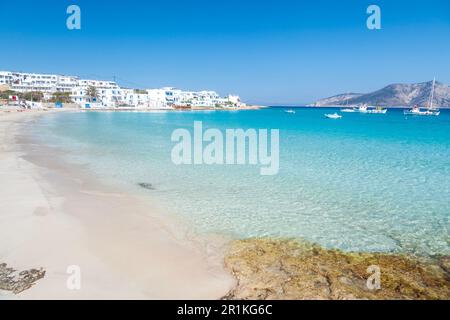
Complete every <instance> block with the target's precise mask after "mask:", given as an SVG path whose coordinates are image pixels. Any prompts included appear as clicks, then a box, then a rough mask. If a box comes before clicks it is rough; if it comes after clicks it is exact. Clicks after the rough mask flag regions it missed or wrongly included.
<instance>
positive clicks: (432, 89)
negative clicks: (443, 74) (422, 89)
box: [429, 77, 436, 110]
mask: <svg viewBox="0 0 450 320" xmlns="http://www.w3.org/2000/svg"><path fill="white" fill-rule="evenodd" d="M435 83H436V77H434V79H433V86H432V88H431V95H430V107H429V109H430V110H433V99H434V85H435Z"/></svg>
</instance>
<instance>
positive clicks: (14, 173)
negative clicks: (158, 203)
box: [0, 112, 234, 299]
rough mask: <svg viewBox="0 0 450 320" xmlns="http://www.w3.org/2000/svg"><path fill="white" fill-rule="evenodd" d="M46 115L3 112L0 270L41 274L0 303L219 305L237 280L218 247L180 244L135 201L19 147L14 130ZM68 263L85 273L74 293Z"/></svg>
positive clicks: (173, 229) (176, 232)
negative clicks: (213, 302)
mask: <svg viewBox="0 0 450 320" xmlns="http://www.w3.org/2000/svg"><path fill="white" fill-rule="evenodd" d="M43 113H45V112H23V113H2V112H0V263H7V264H8V266H9V267H13V268H15V269H19V270H25V269H30V268H40V267H43V268H44V269H45V270H46V275H45V277H44V278H43V279H41V280H39V281H38V282H37V283H36V284H35V285H34V286H33V287H32V288H31V289H29V290H26V291H24V292H22V293H20V294H18V295H12V294H8V295H7V296H5V295H4V293H3V294H2V293H0V298H2V297H3V298H5V297H6V298H25V299H54V298H58V299H91V298H96V299H217V298H220V297H221V296H223V295H225V294H226V293H227V292H228V290H229V289H230V288H231V287H232V286H233V285H234V280H233V278H232V277H231V275H229V274H228V273H227V272H226V271H225V270H224V269H223V266H222V259H221V257H220V247H219V248H215V247H212V248H211V247H209V248H206V246H205V245H204V243H205V242H203V241H200V240H197V241H190V240H186V239H185V237H184V236H183V232H180V230H182V229H178V227H177V226H176V223H175V222H174V221H171V220H169V219H166V218H164V217H163V215H162V214H160V213H159V212H157V210H155V209H154V208H151V207H150V208H149V206H148V204H145V203H144V202H142V201H140V200H139V199H138V198H136V197H135V196H132V195H128V194H125V193H123V192H120V191H118V190H113V189H112V188H111V187H106V186H104V185H101V184H100V183H99V182H98V181H94V180H93V179H92V178H91V177H89V176H88V175H86V173H84V172H82V171H81V170H79V169H78V170H77V169H76V168H73V167H70V166H68V165H67V164H64V163H63V162H62V161H61V160H57V156H56V155H55V154H51V152H50V151H49V150H48V149H45V148H44V147H41V146H34V147H33V146H30V145H25V146H23V145H21V144H19V143H18V140H17V137H16V136H17V134H18V133H19V132H18V127H19V124H20V123H22V124H23V122H24V121H27V125H32V120H33V117H35V116H36V114H43ZM28 122H29V123H28ZM19 141H20V140H19ZM26 148H29V149H33V150H30V152H28V151H27V150H25V151H24V149H26ZM206 249H208V250H209V251H213V252H215V253H216V256H211V255H210V254H209V253H208V254H207V252H206V251H207V250H206ZM70 265H78V266H79V267H80V268H81V289H80V290H69V289H68V288H67V285H66V282H67V279H68V277H69V276H70V275H69V274H68V273H67V272H66V271H67V267H68V266H70Z"/></svg>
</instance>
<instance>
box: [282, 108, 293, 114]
mask: <svg viewBox="0 0 450 320" xmlns="http://www.w3.org/2000/svg"><path fill="white" fill-rule="evenodd" d="M284 112H286V113H292V114H295V111H294V110H292V109H289V110H285V111H284Z"/></svg>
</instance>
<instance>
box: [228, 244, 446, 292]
mask: <svg viewBox="0 0 450 320" xmlns="http://www.w3.org/2000/svg"><path fill="white" fill-rule="evenodd" d="M449 263H450V258H449V257H439V258H436V259H433V260H431V259H427V260H425V259H423V260H419V259H416V258H412V257H407V256H402V255H393V254H392V255H391V254H375V253H374V254H372V253H344V252H342V251H339V250H327V249H324V248H321V247H320V246H317V245H312V244H309V243H306V242H302V241H296V240H295V241H294V240H272V239H248V240H237V241H235V242H233V243H232V245H231V248H230V251H229V253H228V255H227V256H226V258H225V265H226V267H227V268H228V269H229V270H230V271H231V272H232V273H233V275H234V276H235V277H236V279H237V285H236V287H235V288H234V289H232V290H231V291H230V292H229V293H228V294H227V295H226V296H225V297H223V299H450V273H449ZM374 266H375V268H379V269H378V270H379V271H380V273H379V275H380V277H379V279H380V289H376V288H374V286H373V283H372V281H373V279H372V278H373V276H374V275H375V273H372V272H374V270H376V269H374V270H372V269H370V268H369V267H372V268H373V267H374ZM368 268H369V270H368ZM368 280H369V282H370V283H369V285H367V283H368Z"/></svg>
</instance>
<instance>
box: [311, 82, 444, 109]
mask: <svg viewBox="0 0 450 320" xmlns="http://www.w3.org/2000/svg"><path fill="white" fill-rule="evenodd" d="M432 86H433V81H428V82H422V83H412V84H405V83H394V84H390V85H388V86H386V87H384V88H382V89H379V90H376V91H373V92H370V93H346V94H338V95H334V96H331V97H328V98H324V99H320V100H317V101H316V102H315V103H313V104H310V105H309V106H314V107H325V106H344V105H347V104H348V105H360V104H368V105H372V106H382V107H400V106H403V107H410V106H413V105H419V106H421V107H428V106H429V101H430V95H431V89H432ZM433 106H435V107H437V108H450V87H449V86H448V85H446V84H444V83H441V82H438V81H436V84H435V92H434V98H433Z"/></svg>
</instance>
